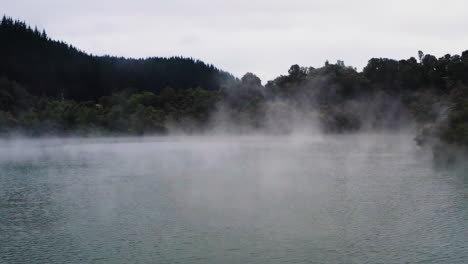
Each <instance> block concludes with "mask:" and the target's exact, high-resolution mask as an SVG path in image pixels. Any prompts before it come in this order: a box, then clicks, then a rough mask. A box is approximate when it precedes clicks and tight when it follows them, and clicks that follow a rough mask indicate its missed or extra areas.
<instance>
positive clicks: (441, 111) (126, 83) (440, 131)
mask: <svg viewBox="0 0 468 264" xmlns="http://www.w3.org/2000/svg"><path fill="white" fill-rule="evenodd" d="M415 55H417V56H416V58H415V57H411V58H408V59H402V60H394V59H389V58H372V59H370V60H369V61H368V64H367V65H366V66H365V67H364V69H363V70H362V71H358V70H357V69H356V68H354V67H352V66H347V65H345V63H344V62H343V61H337V62H336V63H330V62H328V61H327V62H325V64H324V65H323V66H321V67H318V68H314V67H303V66H299V65H292V66H291V67H290V68H289V70H288V71H287V73H286V74H285V75H281V76H279V77H277V78H275V79H274V80H270V81H267V82H266V84H265V85H262V81H261V80H260V79H259V78H258V77H257V76H256V75H255V74H253V73H246V74H245V75H244V76H243V77H242V78H240V79H239V78H236V77H234V76H233V75H232V74H230V73H228V72H225V71H223V70H221V69H218V68H216V67H215V66H213V65H209V64H206V63H204V62H202V61H200V60H196V59H193V58H183V57H171V58H162V57H151V58H144V59H131V58H123V57H113V56H95V55H92V54H88V53H86V52H83V51H81V50H79V49H77V48H75V47H73V46H71V45H69V44H67V43H65V42H62V41H56V40H53V39H51V38H50V37H49V36H48V35H47V34H46V32H45V31H39V30H38V29H37V28H34V29H33V28H31V27H30V26H28V25H27V24H26V23H25V22H23V21H19V20H14V19H12V18H10V17H6V16H4V17H3V19H2V21H1V24H0V133H2V134H3V135H5V136H8V135H18V134H21V135H24V136H47V135H60V136H65V135H71V136H89V135H143V134H166V133H170V132H173V131H177V132H181V133H201V132H206V131H210V130H213V129H221V130H223V131H224V132H232V133H243V132H248V131H262V132H268V133H281V134H282V133H291V132H292V131H293V130H294V129H296V128H297V127H298V124H300V125H303V126H305V124H308V123H310V124H311V127H315V128H318V130H320V131H321V132H326V133H353V132H359V131H398V130H401V129H413V130H414V131H417V136H416V138H415V141H416V143H418V144H420V145H424V144H434V143H437V144H438V143H444V144H447V145H449V146H456V147H462V148H463V147H465V148H466V147H467V146H468V50H466V51H464V52H462V53H461V54H460V55H451V54H446V55H444V56H442V57H440V58H437V57H435V56H433V55H430V54H424V53H423V52H422V51H419V52H417V54H416V52H415Z"/></svg>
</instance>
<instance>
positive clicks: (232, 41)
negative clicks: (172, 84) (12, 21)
mask: <svg viewBox="0 0 468 264" xmlns="http://www.w3.org/2000/svg"><path fill="white" fill-rule="evenodd" d="M0 12H3V13H5V14H6V15H8V16H12V17H14V18H18V19H21V20H25V21H26V22H27V23H28V24H30V25H32V26H34V25H36V26H37V27H38V28H40V29H42V28H44V29H46V31H47V33H48V35H49V36H50V37H52V38H54V39H59V40H64V41H65V42H67V43H70V44H72V45H74V46H76V47H78V48H79V49H81V50H84V51H86V52H89V53H93V54H97V55H103V54H110V55H117V56H125V57H149V56H173V55H182V56H186V57H194V58H198V59H201V60H203V61H205V62H207V63H212V64H214V65H215V66H217V67H219V68H221V69H224V70H226V71H229V72H231V73H233V74H234V75H236V76H238V77H241V76H242V75H243V74H244V73H245V72H254V73H256V74H257V75H258V76H259V77H260V78H261V79H262V80H263V82H264V83H265V81H266V80H269V79H272V78H274V77H276V76H278V75H280V74H285V73H286V72H287V69H288V68H289V66H291V65H292V64H299V65H301V66H313V67H320V66H322V65H323V64H324V62H325V60H327V59H328V60H329V61H330V62H335V61H336V60H337V59H340V60H344V62H345V64H346V65H352V66H355V67H357V68H358V69H359V70H360V69H361V68H362V67H363V66H365V65H366V63H367V61H368V60H369V59H370V58H372V57H388V58H395V59H402V58H409V57H411V56H414V57H416V56H417V51H418V50H422V51H424V52H425V53H430V54H433V55H436V56H437V57H439V56H442V55H444V54H446V53H451V54H460V53H461V52H462V51H463V50H467V49H468V0H444V1H442V0H439V1H435V0H386V1H380V0H309V1H306V0H232V1H221V0H167V1H162V0H153V1H150V0H131V1H128V0H127V1H119V0H80V1H75V0H73V1H72V0H40V1H39V0H0Z"/></svg>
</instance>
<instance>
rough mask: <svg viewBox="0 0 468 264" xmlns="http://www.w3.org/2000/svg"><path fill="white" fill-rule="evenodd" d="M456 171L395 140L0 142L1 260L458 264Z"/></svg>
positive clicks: (460, 228) (461, 177)
mask: <svg viewBox="0 0 468 264" xmlns="http://www.w3.org/2000/svg"><path fill="white" fill-rule="evenodd" d="M466 169H467V167H466V166H465V167H460V168H459V167H456V168H438V167H434V166H433V165H432V163H431V157H430V153H428V152H427V151H425V150H422V149H418V148H416V147H415V146H414V143H413V142H412V139H411V137H406V136H402V135H393V136H388V135H387V136H384V135H380V136H379V135H354V136H341V137H327V136H324V137H305V136H295V137H274V136H269V137H261V136H252V137H247V136H243V137H163V138H144V139H141V138H140V139H134V138H121V139H81V140H80V139H68V140H61V139H49V140H16V141H2V142H0V262H1V263H468V254H467V246H468V227H467V226H468V225H467V224H468V217H467V212H468V203H467V202H468V198H467V193H468V184H467V179H468V175H467V174H468V173H467V170H466Z"/></svg>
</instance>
